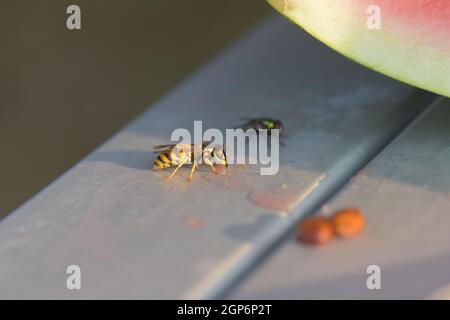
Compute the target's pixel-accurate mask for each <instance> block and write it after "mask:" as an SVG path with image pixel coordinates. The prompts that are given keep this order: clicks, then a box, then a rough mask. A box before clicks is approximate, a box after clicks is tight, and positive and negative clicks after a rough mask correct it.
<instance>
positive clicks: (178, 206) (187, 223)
mask: <svg viewBox="0 0 450 320" xmlns="http://www.w3.org/2000/svg"><path fill="white" fill-rule="evenodd" d="M415 94H416V91H415V90H414V89H411V88H409V87H407V86H404V85H402V84H399V83H398V82H395V81H392V80H390V79H387V78H385V77H383V76H381V75H378V74H375V73H373V72H371V71H369V70H366V69H365V68H363V67H360V66H358V65H357V64H355V63H353V62H351V61H347V60H346V59H344V58H342V57H340V56H339V55H337V54H335V53H334V52H332V51H331V50H329V49H328V48H326V47H324V46H323V45H321V44H319V43H318V42H317V41H315V40H313V39H311V38H310V37H309V36H307V35H306V34H305V33H303V32H301V31H300V30H299V29H298V28H297V27H295V26H294V25H291V24H290V23H289V22H287V21H284V19H282V18H281V17H272V18H270V19H269V20H267V21H265V22H264V23H263V24H261V25H260V26H259V27H258V28H256V29H255V30H253V31H252V32H250V33H249V34H248V35H246V36H245V37H244V38H243V39H242V40H241V41H239V42H238V43H237V44H236V45H235V46H233V47H232V48H230V49H229V50H227V51H226V52H225V53H223V54H222V55H221V56H220V57H218V58H217V59H216V60H214V61H213V62H211V63H210V64H208V65H207V66H205V67H204V68H202V69H201V70H200V71H199V72H197V73H196V74H194V75H193V76H192V77H191V78H190V79H188V80H187V81H186V82H184V83H183V84H182V85H180V86H178V87H177V88H176V89H174V90H173V91H172V93H171V94H170V95H168V96H166V97H164V98H163V99H161V100H160V101H159V102H158V103H156V104H155V105H154V106H152V107H151V108H150V109H149V110H148V111H147V112H145V113H143V114H142V115H141V116H140V117H139V118H138V119H136V121H134V122H133V123H131V124H130V125H129V126H127V127H125V128H124V129H123V130H121V131H120V132H119V133H117V134H116V135H114V136H113V137H112V138H111V139H110V140H109V141H107V142H106V143H105V144H103V145H102V146H101V147H100V148H98V149H97V150H95V151H94V152H93V153H92V154H90V155H89V156H88V157H87V158H85V159H83V160H82V161H81V162H80V163H78V164H77V165H76V166H75V167H73V168H72V169H71V170H69V171H68V172H67V173H66V174H64V175H63V176H62V177H60V178H59V179H58V180H57V181H55V182H54V183H52V184H51V185H50V186H48V187H47V188H46V189H44V190H43V191H41V192H40V193H39V194H38V195H36V196H35V197H34V198H32V199H31V200H30V201H28V202H27V203H26V204H25V205H23V206H22V207H21V208H19V209H18V210H16V211H15V212H13V213H12V214H11V215H9V216H8V217H7V218H6V219H4V220H2V222H1V223H0V261H1V268H0V297H1V298H183V297H187V298H193V297H208V296H211V295H213V294H214V292H219V291H220V290H219V291H214V288H215V287H217V286H219V287H220V285H221V284H222V285H223V282H224V281H225V282H226V281H229V279H227V276H228V275H229V274H230V272H231V273H232V271H233V270H234V271H233V272H235V273H239V272H240V271H242V270H243V269H244V268H245V267H246V265H245V261H246V260H247V259H249V256H250V255H252V253H254V252H255V250H257V251H258V250H259V251H258V252H262V251H264V250H265V248H266V247H267V246H268V245H270V241H271V239H270V238H268V239H269V240H266V241H263V240H261V239H262V238H261V235H262V234H266V232H267V230H270V229H271V228H272V226H273V225H276V224H277V223H280V221H281V222H282V223H284V221H287V222H286V224H287V225H288V224H289V223H292V221H290V220H289V214H288V215H287V216H286V215H284V216H283V215H281V214H278V213H277V212H275V211H276V210H274V209H273V208H270V204H269V205H268V204H267V203H264V201H262V200H264V199H265V195H267V194H268V192H269V193H270V192H279V188H280V186H281V187H282V188H286V190H285V191H286V192H285V193H284V194H281V195H280V194H278V196H277V197H278V198H277V197H275V200H274V201H273V203H277V202H278V203H280V202H282V203H284V204H285V205H286V206H287V208H288V209H287V211H290V210H291V209H292V208H293V207H296V208H297V207H298V206H299V205H300V206H301V205H302V203H303V202H304V201H305V200H308V199H309V195H310V193H311V192H312V191H314V190H315V188H316V187H317V186H318V185H320V186H322V187H323V188H325V189H323V190H322V191H330V192H331V191H332V190H331V189H332V188H334V187H335V185H334V184H333V183H331V184H329V185H327V183H328V180H329V178H328V175H326V174H324V173H325V172H329V171H330V170H331V173H333V172H338V173H339V172H341V171H342V172H347V171H351V170H352V168H349V166H350V167H351V166H352V165H354V164H355V163H352V162H348V163H347V162H345V163H344V164H343V165H342V166H341V165H338V166H337V167H336V164H339V163H340V162H339V161H341V159H343V158H345V156H347V155H348V154H352V153H354V152H355V148H356V146H358V148H359V149H357V152H356V154H357V155H358V154H362V155H361V156H360V160H361V159H363V158H364V153H366V152H369V153H370V152H371V150H372V149H374V148H375V147H376V146H378V144H379V143H378V142H377V141H378V140H380V141H381V140H383V139H388V136H389V135H383V134H381V135H375V136H373V135H372V134H373V132H383V130H384V128H385V127H386V128H387V132H389V133H390V134H391V133H392V134H394V133H395V130H396V129H398V128H397V127H399V128H400V127H401V126H402V125H403V124H404V122H405V121H406V122H407V121H408V119H410V118H412V117H414V116H415V115H416V114H417V113H418V112H419V111H420V110H419V109H420V108H418V107H414V106H413V103H412V102H411V99H412V97H414V95H415ZM409 104H411V106H409ZM105 116H107V115H105ZM248 116H274V117H277V118H280V119H281V120H283V122H284V123H285V126H286V128H287V130H286V131H287V132H286V134H287V135H288V137H287V138H286V139H285V144H286V147H285V148H283V149H282V150H281V169H280V172H279V173H278V174H277V175H275V176H271V177H264V178H262V177H261V176H259V175H258V174H257V168H255V167H252V166H244V167H231V168H230V169H229V170H228V172H227V173H226V175H219V176H214V175H212V174H210V173H209V172H208V171H206V170H202V171H200V172H197V174H196V175H195V176H194V181H193V182H192V183H187V182H186V180H185V179H186V175H187V170H181V172H180V174H179V175H177V176H176V177H175V178H174V179H173V180H172V181H171V182H170V183H168V182H166V181H162V180H161V178H162V177H163V174H162V173H157V172H153V171H151V170H149V168H150V167H151V165H152V161H153V157H154V155H153V154H152V153H151V149H152V146H154V145H156V144H161V143H167V142H168V139H169V137H170V134H171V132H172V130H173V129H175V128H188V129H191V128H192V122H193V120H203V125H204V128H210V127H215V128H220V129H225V128H230V127H233V126H235V125H236V124H238V123H239V122H240V117H248ZM405 119H406V120H405ZM397 124H398V125H397ZM99 125H101V124H99ZM370 137H374V138H372V139H370ZM366 138H368V139H367V142H368V146H369V147H368V149H365V148H361V141H363V144H364V141H366V140H364V139H366ZM381 143H382V142H381ZM363 147H364V146H363ZM358 159H359V158H358ZM358 161H359V160H358ZM361 161H362V160H361ZM331 176H333V175H331ZM333 181H334V180H333ZM283 185H284V186H283ZM274 190H275V191H274ZM322 191H320V192H322ZM261 198H262V200H261ZM252 199H253V202H252V201H250V200H252ZM318 199H320V197H319V198H317V199H316V200H314V201H316V202H317V201H319V200H318ZM261 201H262V202H261ZM296 210H297V209H296ZM304 210H306V209H304ZM296 212H297V214H300V213H301V211H296ZM298 212H300V213H298ZM280 230H281V229H280ZM280 232H281V231H280ZM71 264H76V265H79V266H80V267H81V271H82V290H80V291H69V290H67V289H66V288H65V280H66V276H67V275H66V273H65V270H66V267H67V266H68V265H71ZM238 265H241V268H237V267H236V266H238ZM211 290H212V291H211Z"/></svg>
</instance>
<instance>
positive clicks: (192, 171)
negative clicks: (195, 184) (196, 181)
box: [188, 162, 198, 181]
mask: <svg viewBox="0 0 450 320" xmlns="http://www.w3.org/2000/svg"><path fill="white" fill-rule="evenodd" d="M197 165H198V164H197V163H196V162H194V163H193V164H192V169H191V173H190V174H189V177H188V181H192V175H193V174H194V171H195V168H197Z"/></svg>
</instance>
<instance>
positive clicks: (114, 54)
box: [0, 0, 271, 217]
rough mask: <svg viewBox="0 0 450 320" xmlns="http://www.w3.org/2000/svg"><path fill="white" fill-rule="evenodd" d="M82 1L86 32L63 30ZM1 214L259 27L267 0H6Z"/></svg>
mask: <svg viewBox="0 0 450 320" xmlns="http://www.w3.org/2000/svg"><path fill="white" fill-rule="evenodd" d="M70 4H77V5H79V6H80V7H81V15H82V30H77V31H69V30H67V28H66V18H67V16H68V15H67V14H66V8H67V6H68V5H70ZM0 7H1V10H0V21H1V28H0V35H1V37H0V38H1V44H2V46H1V47H2V48H1V50H0V51H1V53H0V65H1V72H0V88H1V95H0V146H1V149H0V150H1V151H0V152H1V158H0V217H2V216H4V215H6V214H7V213H8V212H10V211H11V210H13V209H14V208H16V207H17V206H18V205H20V204H21V203H22V202H23V201H25V200H27V199H28V198H29V197H30V196H32V195H33V194H34V193H36V192H37V191H39V190H40V189H42V188H43V187H45V186H46V185H47V184H48V183H50V182H51V181H52V180H53V179H55V178H57V177H58V176H60V175H61V174H62V173H63V172H64V171H66V170H67V169H68V168H69V167H71V166H72V165H73V164H75V163H76V162H77V161H78V160H80V159H81V158H82V157H83V156H84V155H86V154H87V153H89V152H90V151H91V150H92V149H93V148H95V147H96V146H98V145H99V144H100V143H102V142H103V141H104V140H105V139H107V138H108V137H109V136H111V134H113V133H114V132H115V131H117V130H118V129H120V128H121V127H122V126H123V125H125V124H126V123H127V122H129V121H130V120H132V119H133V118H134V117H135V116H136V115H137V114H138V113H139V112H141V111H143V110H144V109H145V108H146V107H148V106H149V105H151V104H152V103H153V102H154V101H155V100H157V99H158V98H159V97H161V96H162V95H164V94H165V93H167V92H168V91H170V89H171V88H173V86H174V85H176V84H177V83H179V82H180V81H182V79H183V78H185V77H186V76H187V75H189V74H190V73H192V72H193V71H194V70H196V69H197V68H199V67H200V66H201V65H202V64H204V63H205V62H206V61H207V60H209V59H210V58H212V57H214V56H215V55H216V54H218V53H219V52H220V51H221V50H223V49H224V48H225V47H227V46H228V45H230V44H231V42H232V41H233V40H236V39H237V38H238V37H239V36H240V35H242V33H243V32H245V31H246V30H247V29H248V28H250V27H252V26H253V25H255V24H256V23H257V22H258V21H259V20H260V19H262V18H263V16H265V15H266V14H268V13H269V12H270V11H271V9H270V7H269V6H268V5H267V4H266V3H265V1H263V0H220V1H218V0H147V1H144V0H128V1H124V0H122V1H113V0H108V1H106V0H105V1H100V0H86V1H78V0H77V1H64V0H52V1H49V0H39V1H36V0H2V1H1V6H0Z"/></svg>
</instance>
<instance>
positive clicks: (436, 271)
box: [230, 99, 450, 299]
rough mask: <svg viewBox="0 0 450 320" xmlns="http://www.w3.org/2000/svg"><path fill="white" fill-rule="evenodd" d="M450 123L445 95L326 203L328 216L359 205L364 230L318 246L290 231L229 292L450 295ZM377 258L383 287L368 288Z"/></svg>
mask: <svg viewBox="0 0 450 320" xmlns="http://www.w3.org/2000/svg"><path fill="white" fill-rule="evenodd" d="M449 123H450V100H449V99H447V100H442V102H441V103H440V104H436V106H435V107H434V108H433V109H432V110H431V111H430V112H429V113H427V114H426V116H424V117H423V118H422V119H421V120H420V121H419V122H417V123H416V124H415V125H414V126H412V127H410V128H409V129H408V131H406V132H405V133H404V134H403V135H401V136H400V137H399V138H398V139H396V140H395V141H394V142H393V143H392V144H391V145H389V146H388V147H387V148H386V149H385V150H384V151H383V152H382V153H381V154H380V155H379V156H378V157H377V158H376V159H375V160H374V161H373V162H371V163H370V164H369V165H368V166H367V167H366V168H364V169H363V170H362V171H361V172H360V173H359V174H358V175H356V176H355V177H354V178H353V179H352V180H351V182H350V183H349V184H348V186H347V187H346V189H345V190H344V191H343V192H342V193H340V194H339V195H337V196H336V198H335V199H333V200H332V201H331V202H329V203H328V204H326V206H325V208H324V212H323V214H325V215H327V214H330V212H333V210H336V209H339V208H342V207H348V206H352V207H353V206H356V207H359V208H360V209H362V210H363V211H364V213H365V215H366V222H367V226H366V230H365V232H364V233H363V234H361V235H360V236H359V237H357V238H354V239H351V240H347V241H343V240H338V241H334V242H333V243H331V244H330V245H329V246H327V247H323V248H318V249H311V248H308V247H305V246H301V245H299V244H298V243H297V242H296V241H295V239H294V234H293V235H292V237H290V238H289V239H288V240H287V243H286V244H284V245H283V246H282V248H281V249H280V250H279V251H277V252H276V253H275V254H274V256H272V257H271V259H268V261H267V263H266V264H264V265H262V266H261V268H260V269H259V270H258V271H256V272H254V273H253V274H252V275H251V276H250V278H249V279H248V281H246V282H245V283H243V284H242V286H241V287H240V288H239V289H237V290H236V291H235V292H234V293H233V294H232V295H231V296H230V297H232V298H268V299H278V298H281V299H299V298H302V299H308V298H324V299H328V298H331V299H334V298H342V299H347V298H350V299H351V298H360V299H379V298H383V299H422V298H430V297H434V298H446V299H450V287H449V284H450V127H449ZM373 264H374V265H378V266H379V267H380V268H381V289H380V290H368V289H367V286H366V279H367V277H368V276H369V275H368V274H366V268H367V266H369V265H373ZM441 287H444V288H445V287H446V289H444V290H440V291H439V290H438V289H440V288H441ZM436 292H437V293H436Z"/></svg>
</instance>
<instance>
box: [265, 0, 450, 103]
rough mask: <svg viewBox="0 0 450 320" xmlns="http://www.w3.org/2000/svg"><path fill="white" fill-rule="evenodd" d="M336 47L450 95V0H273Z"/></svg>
mask: <svg viewBox="0 0 450 320" xmlns="http://www.w3.org/2000/svg"><path fill="white" fill-rule="evenodd" d="M268 1H269V3H270V4H271V5H272V6H273V7H274V8H275V9H276V10H277V11H279V12H280V13H282V14H283V15H285V16H286V17H288V18H289V19H290V20H292V21H293V22H295V23H296V24H298V25H300V26H301V27H302V28H303V29H305V30H306V31H307V32H309V33H310V34H311V35H313V36H314V37H316V38H318V39H319V40H321V41H322V42H324V43H325V44H327V45H328V46H330V47H331V48H333V49H335V50H336V51H338V52H340V53H342V54H343V55H345V56H347V57H348V58H350V59H352V60H355V61H357V62H359V63H361V64H363V65H365V66H367V67H368V68H371V69H373V70H376V71H379V72H381V73H384V74H386V75H388V76H390V77H393V78H395V79H397V80H400V81H403V82H406V83H408V84H411V85H414V86H417V87H419V88H422V89H426V90H429V91H432V92H435V93H438V94H441V95H444V96H447V97H450V0H268Z"/></svg>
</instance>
